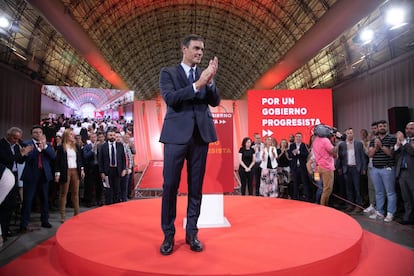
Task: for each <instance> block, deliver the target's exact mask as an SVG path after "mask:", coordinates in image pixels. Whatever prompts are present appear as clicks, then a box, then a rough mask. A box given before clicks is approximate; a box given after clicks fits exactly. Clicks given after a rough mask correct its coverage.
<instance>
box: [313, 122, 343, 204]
mask: <svg viewBox="0 0 414 276" xmlns="http://www.w3.org/2000/svg"><path fill="white" fill-rule="evenodd" d="M333 132H334V131H333V129H332V128H330V127H328V126H325V125H317V126H315V128H314V133H315V135H316V137H315V140H314V141H313V144H312V151H313V154H314V156H315V162H316V169H315V172H317V173H319V175H320V178H321V179H322V183H323V190H322V195H321V205H325V206H327V205H328V202H329V197H330V195H331V194H332V190H333V183H334V171H335V165H334V158H336V157H337V149H336V148H335V147H334V145H333V144H332V143H331V140H330V138H331V137H332V135H333ZM336 135H340V136H342V135H341V134H340V133H339V132H336Z"/></svg>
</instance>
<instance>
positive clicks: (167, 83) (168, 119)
mask: <svg viewBox="0 0 414 276" xmlns="http://www.w3.org/2000/svg"><path fill="white" fill-rule="evenodd" d="M199 76H200V75H199V72H198V69H197V70H196V80H197V79H198V78H199ZM160 91H161V96H162V97H163V99H164V101H165V103H166V104H167V113H166V114H165V118H164V124H163V127H162V130H161V136H160V142H162V143H170V144H186V143H187V142H188V141H189V140H190V139H191V137H192V135H193V130H194V126H195V125H197V127H198V130H199V132H200V136H201V139H202V140H203V141H204V142H206V143H210V142H214V141H217V135H216V130H215V128H214V122H213V116H212V115H211V112H210V109H209V107H208V106H209V105H211V106H213V107H214V106H218V105H219V104H220V95H219V93H218V89H217V88H216V86H215V85H213V86H212V87H208V86H205V87H203V88H201V89H200V91H199V92H198V93H194V91H193V87H192V85H191V84H190V83H189V81H188V79H187V76H186V74H185V71H184V69H183V67H182V66H181V64H178V65H177V66H173V67H168V68H162V69H161V73H160Z"/></svg>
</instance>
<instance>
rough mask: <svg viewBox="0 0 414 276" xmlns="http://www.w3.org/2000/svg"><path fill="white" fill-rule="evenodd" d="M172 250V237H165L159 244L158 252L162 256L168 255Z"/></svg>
mask: <svg viewBox="0 0 414 276" xmlns="http://www.w3.org/2000/svg"><path fill="white" fill-rule="evenodd" d="M173 248H174V237H165V238H164V241H163V242H162V244H161V247H160V252H161V254H162V255H164V256H165V255H170V254H171V253H172V252H173Z"/></svg>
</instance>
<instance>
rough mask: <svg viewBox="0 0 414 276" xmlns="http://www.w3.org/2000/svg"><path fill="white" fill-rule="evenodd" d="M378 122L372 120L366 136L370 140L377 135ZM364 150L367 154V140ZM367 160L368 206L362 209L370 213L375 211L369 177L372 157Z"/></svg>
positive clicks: (371, 184) (372, 186)
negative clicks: (369, 130)
mask: <svg viewBox="0 0 414 276" xmlns="http://www.w3.org/2000/svg"><path fill="white" fill-rule="evenodd" d="M377 126H378V122H376V121H375V122H372V124H371V133H370V134H369V136H368V139H369V141H371V140H372V139H373V138H374V137H376V136H377V135H378V128H377ZM364 150H365V152H366V155H367V156H368V151H369V142H368V145H366V146H364ZM368 159H369V161H368V171H367V176H368V198H369V206H368V207H367V208H365V209H364V213H366V214H369V215H372V214H373V213H374V212H375V205H376V204H375V188H374V184H373V183H372V179H371V175H370V174H371V169H372V157H368Z"/></svg>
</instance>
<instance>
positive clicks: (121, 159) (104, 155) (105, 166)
mask: <svg viewBox="0 0 414 276" xmlns="http://www.w3.org/2000/svg"><path fill="white" fill-rule="evenodd" d="M115 146H116V164H117V170H118V174H119V175H121V173H122V171H123V170H126V157H125V150H124V145H122V143H119V142H116V143H115ZM109 162H110V159H109V143H108V142H105V143H104V144H102V146H101V147H100V148H99V153H98V165H99V173H104V174H105V175H109V168H110V164H109Z"/></svg>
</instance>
